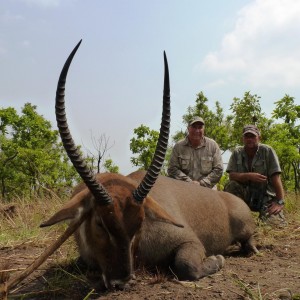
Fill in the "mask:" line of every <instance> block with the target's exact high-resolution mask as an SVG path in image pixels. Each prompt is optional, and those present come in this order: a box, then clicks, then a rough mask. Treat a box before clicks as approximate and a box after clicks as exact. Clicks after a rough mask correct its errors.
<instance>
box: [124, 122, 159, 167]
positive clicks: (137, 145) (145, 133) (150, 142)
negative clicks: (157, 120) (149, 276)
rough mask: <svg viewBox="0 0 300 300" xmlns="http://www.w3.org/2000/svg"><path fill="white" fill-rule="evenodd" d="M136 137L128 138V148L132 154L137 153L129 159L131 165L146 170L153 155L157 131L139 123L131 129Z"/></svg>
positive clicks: (157, 135)
mask: <svg viewBox="0 0 300 300" xmlns="http://www.w3.org/2000/svg"><path fill="white" fill-rule="evenodd" d="M133 133H134V134H135V135H136V137H133V138H132V139H131V140H130V145H129V147H130V150H131V151H132V153H133V154H138V155H137V156H136V157H131V158H130V161H131V163H132V165H133V166H136V167H140V169H144V170H148V168H149V167H150V165H151V161H152V157H153V156H154V152H155V148H156V144H157V141H158V137H159V132H158V131H156V130H150V128H149V127H147V126H145V125H143V124H142V125H140V126H139V127H137V128H135V129H134V130H133Z"/></svg>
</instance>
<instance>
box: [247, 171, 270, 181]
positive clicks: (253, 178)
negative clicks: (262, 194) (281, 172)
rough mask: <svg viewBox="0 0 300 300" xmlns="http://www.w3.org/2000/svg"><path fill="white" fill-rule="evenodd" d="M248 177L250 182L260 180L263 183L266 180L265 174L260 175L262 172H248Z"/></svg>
mask: <svg viewBox="0 0 300 300" xmlns="http://www.w3.org/2000/svg"><path fill="white" fill-rule="evenodd" d="M248 178H249V180H250V181H252V182H261V183H264V182H266V181H267V178H268V177H267V176H265V175H262V174H259V173H253V172H251V173H248Z"/></svg>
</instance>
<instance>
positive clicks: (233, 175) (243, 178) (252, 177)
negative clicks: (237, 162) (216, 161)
mask: <svg viewBox="0 0 300 300" xmlns="http://www.w3.org/2000/svg"><path fill="white" fill-rule="evenodd" d="M229 179H230V180H235V181H238V182H241V183H244V182H247V181H252V182H260V183H265V182H266V181H267V176H265V175H262V174H259V173H255V172H247V173H239V172H233V171H231V172H230V173H229Z"/></svg>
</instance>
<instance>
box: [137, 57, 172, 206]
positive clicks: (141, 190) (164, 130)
mask: <svg viewBox="0 0 300 300" xmlns="http://www.w3.org/2000/svg"><path fill="white" fill-rule="evenodd" d="M164 66H165V76H164V92H163V112H162V119H161V125H160V133H159V137H158V141H157V145H156V149H155V153H154V156H153V159H152V162H151V165H150V167H149V169H148V171H147V173H146V175H145V177H144V178H143V180H142V182H141V183H140V185H139V186H138V187H137V189H136V190H135V191H134V192H133V197H134V199H135V200H136V201H137V202H142V201H143V200H144V198H145V197H146V196H147V194H148V193H149V192H150V190H151V188H152V186H153V185H154V183H155V181H156V179H157V177H158V175H159V173H160V169H161V167H162V164H163V162H164V159H165V155H166V151H167V147H168V139H169V133H170V119H171V118H170V115H171V113H170V80H169V67H168V61H167V56H166V53H165V52H164Z"/></svg>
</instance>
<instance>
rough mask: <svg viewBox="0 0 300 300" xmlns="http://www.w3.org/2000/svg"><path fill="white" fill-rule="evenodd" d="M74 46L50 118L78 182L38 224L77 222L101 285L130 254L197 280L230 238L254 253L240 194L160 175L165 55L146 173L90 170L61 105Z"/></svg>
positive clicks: (119, 277) (119, 279) (121, 280)
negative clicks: (155, 130) (160, 102)
mask: <svg viewBox="0 0 300 300" xmlns="http://www.w3.org/2000/svg"><path fill="white" fill-rule="evenodd" d="M79 45H80V43H79V44H78V45H77V46H76V47H75V48H74V50H73V51H72V53H71V54H70V56H69V58H68V59H67V61H66V63H65V65H64V67H63V69H62V72H61V75H60V78H59V82H58V87H57V93H56V95H57V96H56V118H57V124H58V128H59V132H60V135H61V138H62V141H63V145H64V147H65V149H66V151H67V154H68V156H69V157H70V159H71V161H72V163H73V165H74V167H75V168H76V170H77V171H78V173H79V174H80V176H81V177H82V179H83V181H84V183H82V184H80V185H79V186H77V187H76V188H75V191H74V193H73V195H72V197H71V199H70V200H69V202H67V203H66V204H65V206H64V207H63V208H62V209H61V210H60V211H58V212H57V213H56V214H55V215H54V216H53V217H51V218H50V219H49V220H48V221H46V222H45V223H43V224H42V225H41V226H51V225H53V224H56V223H58V222H61V221H64V220H72V222H73V223H74V222H75V223H76V222H77V223H76V224H78V225H79V224H81V225H80V227H79V228H78V229H77V231H76V233H75V236H76V240H77V243H78V246H79V252H80V254H81V256H82V258H83V259H84V260H85V261H86V262H87V263H88V264H89V265H90V266H92V267H97V269H98V270H99V272H100V273H101V274H102V278H103V281H104V284H105V286H106V287H107V288H112V287H116V286H123V285H124V284H125V283H126V282H127V281H128V280H130V278H131V277H132V273H133V259H136V260H137V261H138V262H140V263H143V264H145V265H150V266H158V267H162V268H164V267H166V268H170V269H171V270H172V271H173V272H174V274H175V275H176V276H177V277H178V278H179V279H183V280H196V279H199V278H201V277H204V276H207V275H209V274H212V273H215V272H216V271H217V270H219V269H220V268H222V267H223V265H224V258H223V256H222V255H221V254H222V253H223V252H224V251H225V250H226V248H227V247H228V246H229V245H231V244H233V243H235V242H240V243H241V245H242V246H243V247H244V248H246V249H250V250H252V251H255V252H256V251H257V250H256V248H255V246H254V244H253V240H252V235H253V233H254V228H255V226H254V221H253V219H252V217H251V213H250V210H249V208H248V207H247V205H246V204H245V203H244V202H243V201H242V200H241V199H239V198H237V197H235V196H233V195H231V194H228V193H225V192H218V191H213V190H210V189H208V188H204V187H201V186H197V185H194V184H189V183H186V182H182V181H178V180H175V179H171V178H167V177H164V176H160V175H159V172H160V169H161V166H162V163H163V160H164V156H165V152H166V149H167V144H168V135H169V123H170V113H169V111H170V101H169V100H170V88H169V73H168V65H167V60H166V56H164V61H165V79H164V94H163V113H162V123H161V130H160V135H159V140H158V143H157V148H156V151H155V154H154V158H153V161H152V164H151V166H150V168H149V170H148V171H147V173H146V172H142V171H139V172H135V173H132V174H130V175H128V176H123V175H120V174H110V173H104V174H98V175H97V176H94V175H93V174H91V172H90V169H89V168H88V167H87V166H86V165H85V162H84V161H83V159H82V158H81V157H80V154H79V153H78V152H77V149H76V146H75V144H74V142H73V140H72V137H71V135H70V132H69V128H68V125H67V121H66V115H65V107H64V90H65V81H66V76H67V73H68V69H69V66H70V64H71V61H72V59H73V57H74V55H75V53H76V51H77V49H78V47H79ZM70 232H71V231H70Z"/></svg>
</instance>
